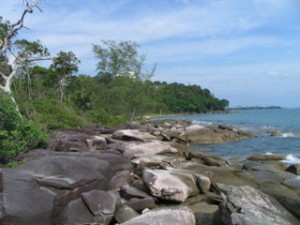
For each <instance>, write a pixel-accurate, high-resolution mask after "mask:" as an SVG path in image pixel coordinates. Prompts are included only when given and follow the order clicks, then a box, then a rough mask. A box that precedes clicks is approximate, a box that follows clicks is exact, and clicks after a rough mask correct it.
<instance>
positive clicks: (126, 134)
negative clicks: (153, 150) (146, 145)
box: [113, 129, 156, 141]
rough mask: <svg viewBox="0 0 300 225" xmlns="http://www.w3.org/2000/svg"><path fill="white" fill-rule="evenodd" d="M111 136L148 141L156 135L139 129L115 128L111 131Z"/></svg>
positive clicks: (125, 139) (120, 138)
mask: <svg viewBox="0 0 300 225" xmlns="http://www.w3.org/2000/svg"><path fill="white" fill-rule="evenodd" d="M113 138H114V139H117V140H124V141H134V140H136V141H149V140H155V139H156V137H155V136H153V135H151V134H150V133H148V132H142V131H139V130H130V129H127V130H117V131H115V132H114V133H113Z"/></svg>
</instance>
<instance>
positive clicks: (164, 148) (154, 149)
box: [123, 141, 177, 159]
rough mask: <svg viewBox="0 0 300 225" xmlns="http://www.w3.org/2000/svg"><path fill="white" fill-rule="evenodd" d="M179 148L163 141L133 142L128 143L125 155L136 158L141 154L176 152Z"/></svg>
mask: <svg viewBox="0 0 300 225" xmlns="http://www.w3.org/2000/svg"><path fill="white" fill-rule="evenodd" d="M176 152H177V149H175V148H173V147H172V146H171V145H170V143H166V142H162V141H151V142H145V143H144V142H142V143H140V142H133V143H130V144H127V145H126V146H125V148H124V153H123V155H124V157H126V158H130V159H131V158H134V157H138V156H139V155H145V154H148V155H156V154H162V153H176Z"/></svg>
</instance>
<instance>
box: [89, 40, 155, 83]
mask: <svg viewBox="0 0 300 225" xmlns="http://www.w3.org/2000/svg"><path fill="white" fill-rule="evenodd" d="M138 47H139V45H138V44H137V43H136V42H133V41H120V42H115V41H102V44H101V45H96V44H93V51H94V54H95V56H96V57H97V58H98V59H99V62H98V63H97V70H98V75H99V76H100V78H101V79H102V80H103V81H104V82H109V81H110V80H111V79H113V78H115V77H118V76H126V77H130V78H134V79H149V78H151V76H153V74H154V72H155V68H156V65H155V66H154V67H153V69H152V70H150V72H143V71H142V70H143V64H144V61H145V59H146V57H145V55H139V53H138V50H137V48H138Z"/></svg>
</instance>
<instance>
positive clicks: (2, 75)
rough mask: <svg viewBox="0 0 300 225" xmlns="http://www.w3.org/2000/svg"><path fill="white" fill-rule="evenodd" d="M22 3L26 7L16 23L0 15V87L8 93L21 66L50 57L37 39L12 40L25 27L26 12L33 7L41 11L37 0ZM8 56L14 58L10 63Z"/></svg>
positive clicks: (30, 11) (28, 12)
mask: <svg viewBox="0 0 300 225" xmlns="http://www.w3.org/2000/svg"><path fill="white" fill-rule="evenodd" d="M24 3H25V5H26V7H25V9H24V11H23V13H22V15H21V17H20V18H19V20H18V21H17V22H16V23H13V24H11V23H10V22H9V21H7V20H4V19H3V18H2V17H0V58H2V59H4V61H5V63H4V65H1V66H0V89H2V90H3V91H4V92H6V93H9V94H10V93H11V85H12V80H13V78H14V77H15V76H16V75H17V73H18V71H19V70H20V69H21V68H22V67H24V66H26V65H28V64H30V63H32V62H34V61H39V60H46V59H50V58H49V53H48V51H47V48H46V47H45V46H43V45H41V44H40V42H38V41H36V42H29V41H25V40H21V41H16V42H14V39H15V38H16V37H17V35H18V32H19V31H20V30H22V29H24V28H25V26H24V19H25V17H26V16H27V14H30V13H33V10H34V9H38V10H40V11H41V9H40V8H39V1H34V2H29V1H26V0H24ZM10 57H13V58H14V61H13V62H12V63H9V61H8V58H10ZM1 64H3V63H1Z"/></svg>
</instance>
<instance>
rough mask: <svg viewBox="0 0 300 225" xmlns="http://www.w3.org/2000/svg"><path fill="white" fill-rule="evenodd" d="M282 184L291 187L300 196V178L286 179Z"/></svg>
mask: <svg viewBox="0 0 300 225" xmlns="http://www.w3.org/2000/svg"><path fill="white" fill-rule="evenodd" d="M282 184H284V185H285V186H287V187H289V188H290V189H292V190H293V191H295V192H296V193H297V194H298V195H299V196H300V176H299V177H297V178H291V179H286V180H285V181H283V183H282ZM299 204H300V203H299Z"/></svg>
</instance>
